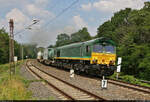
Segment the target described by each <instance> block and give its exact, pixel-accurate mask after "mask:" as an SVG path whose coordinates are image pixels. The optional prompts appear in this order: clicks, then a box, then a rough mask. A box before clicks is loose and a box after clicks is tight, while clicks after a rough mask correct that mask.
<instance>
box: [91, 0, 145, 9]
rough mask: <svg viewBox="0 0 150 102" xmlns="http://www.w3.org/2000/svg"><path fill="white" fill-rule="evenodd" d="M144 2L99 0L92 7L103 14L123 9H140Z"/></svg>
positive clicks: (138, 0)
mask: <svg viewBox="0 0 150 102" xmlns="http://www.w3.org/2000/svg"><path fill="white" fill-rule="evenodd" d="M144 1H145V0H100V1H98V2H95V3H93V7H94V8H96V9H98V10H100V11H104V12H116V11H119V10H120V9H124V8H132V9H140V8H142V7H143V6H144Z"/></svg>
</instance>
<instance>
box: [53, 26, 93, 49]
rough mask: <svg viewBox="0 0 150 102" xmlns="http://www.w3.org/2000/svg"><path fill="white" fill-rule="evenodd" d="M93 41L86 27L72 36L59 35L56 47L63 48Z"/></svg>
mask: <svg viewBox="0 0 150 102" xmlns="http://www.w3.org/2000/svg"><path fill="white" fill-rule="evenodd" d="M90 39H92V38H91V36H90V34H89V32H88V30H87V28H86V27H84V28H82V29H81V30H79V31H78V32H75V33H73V34H71V35H70V36H69V35H68V34H59V35H58V36H57V41H56V45H55V46H56V47H58V46H63V45H67V44H71V43H75V42H81V41H88V40H90ZM51 47H53V46H51Z"/></svg>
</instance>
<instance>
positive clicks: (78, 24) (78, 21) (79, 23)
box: [73, 15, 88, 29]
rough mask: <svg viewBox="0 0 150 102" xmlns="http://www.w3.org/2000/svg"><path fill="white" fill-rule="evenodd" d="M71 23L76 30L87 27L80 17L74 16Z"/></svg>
mask: <svg viewBox="0 0 150 102" xmlns="http://www.w3.org/2000/svg"><path fill="white" fill-rule="evenodd" d="M73 22H74V24H75V26H76V28H78V29H81V28H83V27H87V26H88V25H87V24H86V22H85V21H84V20H83V19H82V18H81V17H80V15H77V16H74V17H73Z"/></svg>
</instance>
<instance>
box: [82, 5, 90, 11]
mask: <svg viewBox="0 0 150 102" xmlns="http://www.w3.org/2000/svg"><path fill="white" fill-rule="evenodd" d="M81 8H82V9H83V10H85V11H90V10H91V9H92V4H91V3H88V4H87V5H86V4H83V5H81Z"/></svg>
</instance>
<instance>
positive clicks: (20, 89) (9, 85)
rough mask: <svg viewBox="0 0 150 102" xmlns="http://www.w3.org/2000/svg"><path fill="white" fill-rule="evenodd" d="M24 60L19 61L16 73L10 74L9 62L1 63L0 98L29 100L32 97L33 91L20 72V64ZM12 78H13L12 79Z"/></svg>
mask: <svg viewBox="0 0 150 102" xmlns="http://www.w3.org/2000/svg"><path fill="white" fill-rule="evenodd" d="M21 64H23V62H21V61H18V63H17V65H16V74H15V75H11V77H10V74H9V64H4V65H0V100H28V99H32V93H31V92H29V91H28V90H27V89H26V86H27V83H26V82H25V79H24V78H23V77H22V76H21V75H20V74H19V66H20V65H21ZM10 78H11V79H10Z"/></svg>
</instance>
